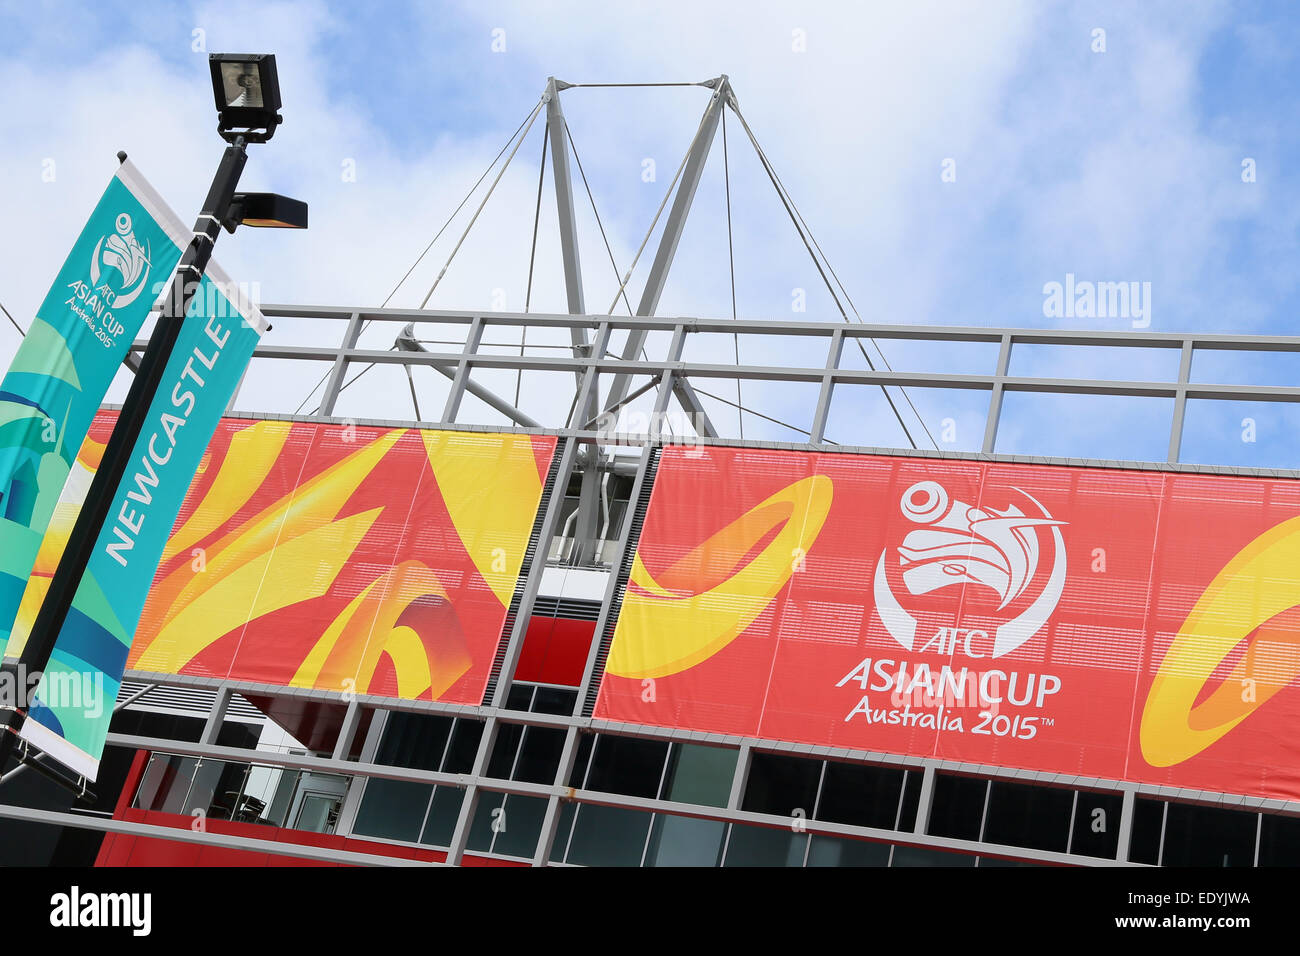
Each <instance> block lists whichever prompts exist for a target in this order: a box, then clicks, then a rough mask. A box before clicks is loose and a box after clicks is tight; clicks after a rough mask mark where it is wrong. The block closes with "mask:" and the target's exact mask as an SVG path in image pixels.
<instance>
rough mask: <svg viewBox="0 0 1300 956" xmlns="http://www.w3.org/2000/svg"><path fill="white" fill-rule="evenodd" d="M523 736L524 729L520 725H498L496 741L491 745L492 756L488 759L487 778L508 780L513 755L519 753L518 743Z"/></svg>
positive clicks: (513, 761) (512, 764)
mask: <svg viewBox="0 0 1300 956" xmlns="http://www.w3.org/2000/svg"><path fill="white" fill-rule="evenodd" d="M523 736H524V728H523V725H521V724H500V725H499V726H498V727H497V739H496V740H495V741H494V742H493V744H492V756H491V757H489V758H488V765H487V775H488V776H489V777H497V778H499V779H501V780H509V779H510V770H511V768H512V767H514V765H515V755H516V754H517V753H518V752H519V741H520V740H522V739H523Z"/></svg>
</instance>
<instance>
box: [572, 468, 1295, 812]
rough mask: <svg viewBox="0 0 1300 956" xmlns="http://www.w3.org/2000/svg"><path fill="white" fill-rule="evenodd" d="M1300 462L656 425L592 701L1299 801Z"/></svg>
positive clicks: (639, 716) (754, 729) (662, 718)
mask: <svg viewBox="0 0 1300 956" xmlns="http://www.w3.org/2000/svg"><path fill="white" fill-rule="evenodd" d="M1297 516H1300V482H1296V481H1294V480H1285V479H1276V480H1275V479H1256V478H1236V477H1223V476H1208V475H1187V474H1175V473H1167V472H1159V471H1122V470H1115V469H1101V468H1075V467H1064V466H1037V465H1018V464H1001V463H983V462H972V461H958V460H937V459H920V458H901V457H887V456H868V455H848V454H835V453H825V454H813V453H803V452H782V451H767V450H753V449H724V448H705V449H699V448H695V449H684V448H678V447H671V448H667V449H665V451H664V454H663V460H662V462H661V464H660V467H659V470H658V474H657V477H656V479H655V486H654V490H653V492H652V496H651V500H650V507H649V510H648V513H647V515H646V520H645V525H644V527H643V530H642V533H641V538H640V544H639V547H638V551H637V555H636V560H635V563H634V567H633V571H632V575H631V580H630V581H629V584H628V588H627V593H626V596H625V599H624V603H623V607H622V611H621V613H620V616H619V620H618V625H617V628H616V631H615V637H614V642H613V644H612V646H611V649H610V655H609V659H608V662H607V667H606V676H605V679H604V682H603V684H602V687H601V693H600V699H599V701H598V704H597V707H596V716H597V717H602V718H609V719H614V720H622V721H631V722H635V723H643V724H653V725H658V726H667V727H680V728H688V729H693V730H702V731H711V732H716V733H725V734H739V735H744V736H752V737H759V738H766V739H771V740H786V741H798V742H802V743H808V744H814V745H823V746H833V747H848V748H853V749H856V750H873V751H882V752H887V753H896V754H906V755H912V756H934V757H939V758H943V759H949V760H959V761H963V762H969V763H976V764H991V765H995V766H1000V767H1017V768H1025V769H1031V770H1038V771H1048V772H1057V773H1061V774H1067V775H1070V776H1090V777H1100V778H1106V779H1113V780H1132V781H1139V782H1146V783H1154V784H1168V785H1174V786H1179V787H1186V788H1194V789H1205V790H1212V791H1220V792H1229V793H1238V794H1248V795H1261V796H1272V797H1284V798H1289V799H1300V760H1297V759H1296V758H1297V750H1298V749H1300V747H1298V746H1297V745H1296V744H1295V743H1293V742H1292V737H1291V735H1290V732H1289V729H1290V728H1292V727H1294V726H1295V725H1296V724H1295V721H1297V719H1300V688H1297V687H1296V686H1295V680H1294V678H1295V677H1296V676H1297V674H1300V517H1297Z"/></svg>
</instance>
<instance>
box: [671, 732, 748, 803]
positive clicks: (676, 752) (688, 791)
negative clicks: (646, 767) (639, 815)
mask: <svg viewBox="0 0 1300 956" xmlns="http://www.w3.org/2000/svg"><path fill="white" fill-rule="evenodd" d="M739 756H740V751H738V750H729V749H727V748H725V747H702V746H700V745H698V744H680V743H679V744H673V749H672V753H671V754H670V755H669V757H668V772H667V776H666V778H665V780H664V788H663V798H664V799H665V800H676V801H677V802H678V803H698V804H701V805H702V806H706V807H725V806H726V805H727V799H728V798H729V797H730V796H731V780H732V778H733V777H734V776H735V774H736V760H737V758H738V757H739Z"/></svg>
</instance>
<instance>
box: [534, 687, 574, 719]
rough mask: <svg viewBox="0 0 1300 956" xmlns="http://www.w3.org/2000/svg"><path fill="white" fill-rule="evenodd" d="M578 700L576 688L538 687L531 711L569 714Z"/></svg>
mask: <svg viewBox="0 0 1300 956" xmlns="http://www.w3.org/2000/svg"><path fill="white" fill-rule="evenodd" d="M577 702H578V692H577V691H576V690H565V689H564V688H562V687H539V688H537V694H536V695H535V696H534V697H533V712H534V713H538V714H571V713H573V705H574V704H576V703H577Z"/></svg>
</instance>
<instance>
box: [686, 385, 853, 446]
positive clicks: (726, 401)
mask: <svg viewBox="0 0 1300 956" xmlns="http://www.w3.org/2000/svg"><path fill="white" fill-rule="evenodd" d="M692 387H693V388H694V389H695V391H696V392H698V393H699V394H700V395H707V396H708V397H709V398H712V399H714V400H715V401H719V402H721V403H722V404H723V405H730V406H732V407H733V408H738V409H740V411H743V412H744V413H745V414H747V415H753V416H754V417H755V418H762V419H764V420H766V421H769V422H771V423H772V424H774V425H780V426H781V427H782V428H788V429H790V430H791V431H793V432H798V433H799V434H801V435H808V436H811V435H812V432H810V431H809V430H808V429H806V428H800V427H799V426H798V425H791V424H790V423H789V422H783V421H781V419H779V418H773V417H772V416H771V415H764V414H763V413H762V412H758V411H755V410H754V409H752V408H744V407H741V406H739V405H737V404H736V403H735V402H733V401H731V400H730V399H727V398H723V397H722V396H721V395H714V394H713V393H712V392H706V391H705V390H704V389H702V388H700V387H699V386H698V385H694V386H692ZM822 443H823V444H825V445H838V444H839V442H834V441H831V440H830V439H829V438H823V439H822Z"/></svg>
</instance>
